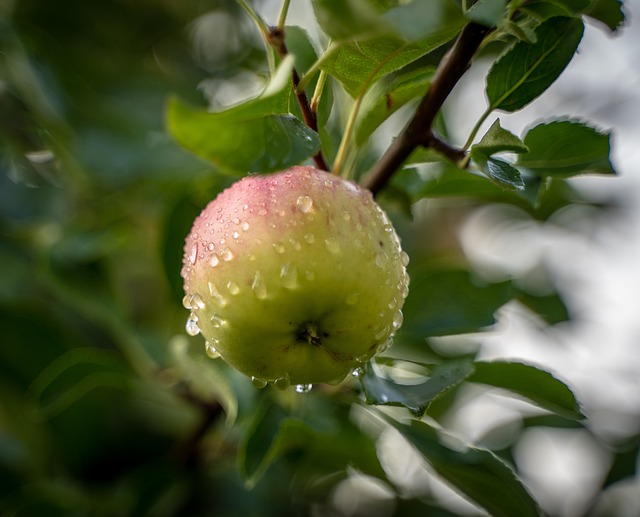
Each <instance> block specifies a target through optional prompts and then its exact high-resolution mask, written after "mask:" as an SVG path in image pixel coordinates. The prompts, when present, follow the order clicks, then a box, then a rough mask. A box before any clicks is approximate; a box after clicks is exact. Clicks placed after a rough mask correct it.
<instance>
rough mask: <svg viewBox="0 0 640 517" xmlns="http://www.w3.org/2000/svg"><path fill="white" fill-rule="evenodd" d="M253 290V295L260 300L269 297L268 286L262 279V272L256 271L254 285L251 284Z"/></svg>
mask: <svg viewBox="0 0 640 517" xmlns="http://www.w3.org/2000/svg"><path fill="white" fill-rule="evenodd" d="M251 290H252V291H253V294H255V295H256V298H257V299H258V300H264V299H265V298H266V297H267V286H266V285H265V283H264V280H263V279H262V275H261V274H260V271H256V274H255V276H254V277H253V283H252V284H251Z"/></svg>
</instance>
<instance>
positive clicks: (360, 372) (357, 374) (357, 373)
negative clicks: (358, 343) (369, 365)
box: [351, 366, 365, 379]
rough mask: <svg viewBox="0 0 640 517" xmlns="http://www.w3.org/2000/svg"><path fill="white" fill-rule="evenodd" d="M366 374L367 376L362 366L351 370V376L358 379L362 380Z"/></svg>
mask: <svg viewBox="0 0 640 517" xmlns="http://www.w3.org/2000/svg"><path fill="white" fill-rule="evenodd" d="M364 374H365V369H364V367H362V366H358V367H357V368H354V369H353V370H351V375H352V376H353V377H355V378H356V379H360V378H362V377H363V376H364Z"/></svg>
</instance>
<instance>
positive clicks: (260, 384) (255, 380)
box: [251, 377, 267, 390]
mask: <svg viewBox="0 0 640 517" xmlns="http://www.w3.org/2000/svg"><path fill="white" fill-rule="evenodd" d="M251 383H252V384H253V385H254V386H255V387H256V388H258V389H259V390H261V389H262V388H264V387H265V386H266V385H267V381H266V380H265V379H261V378H260V377H251Z"/></svg>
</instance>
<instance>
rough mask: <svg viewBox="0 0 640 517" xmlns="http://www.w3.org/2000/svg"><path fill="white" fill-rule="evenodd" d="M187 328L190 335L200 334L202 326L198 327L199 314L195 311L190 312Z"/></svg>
mask: <svg viewBox="0 0 640 517" xmlns="http://www.w3.org/2000/svg"><path fill="white" fill-rule="evenodd" d="M185 329H186V330H187V334H189V335H190V336H197V335H198V334H200V327H198V316H196V315H195V313H193V312H192V313H191V314H189V317H188V318H187V323H186V325H185Z"/></svg>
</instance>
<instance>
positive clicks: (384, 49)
mask: <svg viewBox="0 0 640 517" xmlns="http://www.w3.org/2000/svg"><path fill="white" fill-rule="evenodd" d="M463 24H464V22H463V19H462V18H461V19H460V20H459V21H458V22H456V23H452V24H451V25H448V26H445V27H441V28H440V29H439V30H437V31H435V32H434V33H433V34H429V35H428V36H426V37H425V38H424V39H421V40H420V41H416V42H413V43H407V42H406V41H404V40H403V39H402V38H399V37H397V36H393V35H389V36H380V37H377V38H373V39H370V40H366V41H360V42H357V43H346V44H340V45H338V46H337V48H336V50H333V51H332V52H330V53H329V54H328V55H326V57H325V58H324V59H322V58H321V59H322V69H323V70H324V71H325V72H327V73H328V74H330V75H331V76H333V77H334V78H335V79H337V80H338V81H339V82H340V83H341V84H342V86H344V88H345V90H347V92H348V93H349V95H351V96H352V97H357V96H358V95H359V93H360V90H362V87H363V86H364V85H365V84H373V83H374V82H375V81H377V80H378V79H379V78H381V77H383V76H385V75H387V74H388V73H390V72H395V71H396V70H399V69H400V68H402V67H404V66H405V65H408V64H409V63H411V62H413V61H415V60H416V59H418V58H420V57H422V56H424V55H426V54H428V53H429V52H431V51H433V50H435V49H436V48H438V47H439V46H440V45H442V44H444V43H446V42H447V41H449V40H450V39H451V38H453V37H454V36H455V35H456V34H457V33H458V32H459V31H460V29H461V28H462V26H463Z"/></svg>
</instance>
